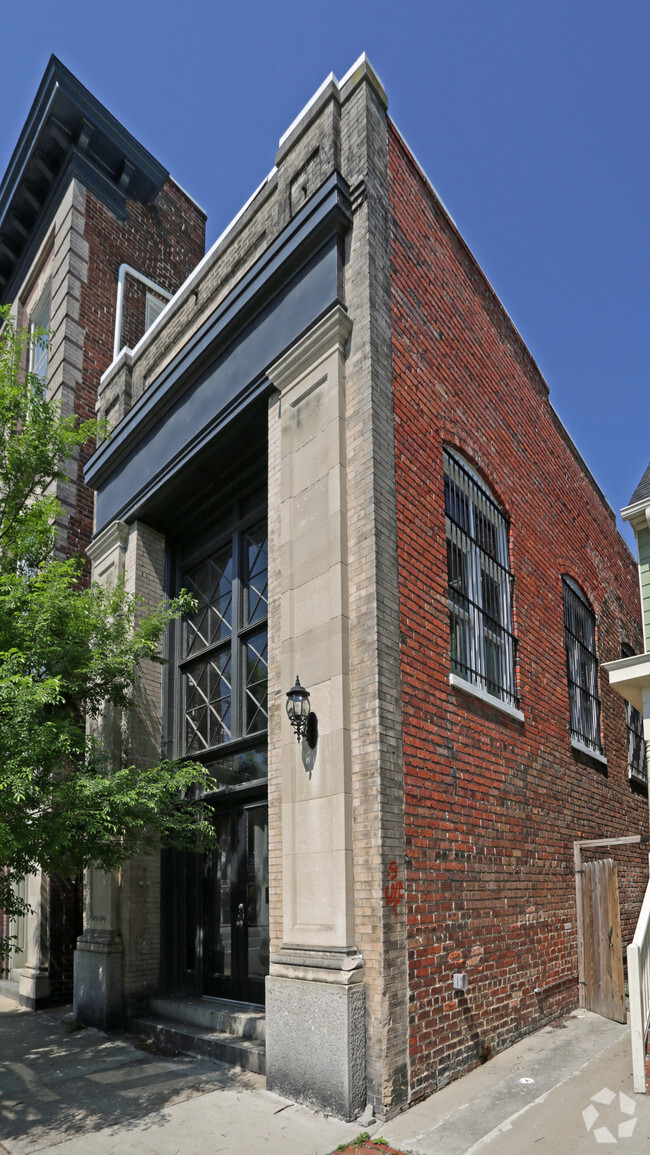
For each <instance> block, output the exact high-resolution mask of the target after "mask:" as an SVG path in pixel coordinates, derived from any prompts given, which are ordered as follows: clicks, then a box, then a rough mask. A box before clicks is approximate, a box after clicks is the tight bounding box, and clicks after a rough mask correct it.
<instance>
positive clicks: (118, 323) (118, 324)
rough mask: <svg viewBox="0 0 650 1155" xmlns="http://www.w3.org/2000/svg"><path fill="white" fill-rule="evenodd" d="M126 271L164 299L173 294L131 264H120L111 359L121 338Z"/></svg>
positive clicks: (117, 348)
mask: <svg viewBox="0 0 650 1155" xmlns="http://www.w3.org/2000/svg"><path fill="white" fill-rule="evenodd" d="M127 273H128V274H129V276H130V277H134V278H135V280H136V281H141V282H142V284H143V285H145V286H146V287H147V289H151V290H152V291H153V292H154V293H158V295H159V296H161V297H164V298H165V300H166V301H171V299H172V295H173V294H172V293H168V292H167V289H162V288H161V287H160V285H157V284H156V283H155V281H152V280H150V278H149V277H145V275H144V273H139V272H138V270H137V269H134V268H133V266H132V265H126V264H122V265H120V271H119V273H118V275H117V302H116V305H115V338H114V341H113V360H115V358H116V357H117V356H118V354H119V352H120V343H121V340H122V311H123V308H124V278H125V277H126V274H127Z"/></svg>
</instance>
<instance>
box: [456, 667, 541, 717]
mask: <svg viewBox="0 0 650 1155" xmlns="http://www.w3.org/2000/svg"><path fill="white" fill-rule="evenodd" d="M449 685H450V686H454V688H455V689H456V690H462V691H463V693H464V694H471V695H472V697H473V698H478V699H479V701H481V702H486V703H487V705H488V706H493V707H494V709H495V710H500V711H501V713H502V714H507V715H508V717H509V718H514V719H515V720H516V721H517V722H523V721H525V719H524V713H523V710H518V709H517V707H516V706H510V705H509V703H508V702H502V700H501V698H495V696H494V694H488V692H487V690H482V689H481V687H480V686H474V685H472V683H471V682H466V681H465V679H464V678H460V677H459V676H458V674H450V675H449Z"/></svg>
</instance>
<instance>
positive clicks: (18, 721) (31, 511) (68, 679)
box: [0, 309, 213, 956]
mask: <svg viewBox="0 0 650 1155" xmlns="http://www.w3.org/2000/svg"><path fill="white" fill-rule="evenodd" d="M0 325H3V328H2V331H1V332H0V911H2V910H3V911H4V912H5V913H6V914H8V915H10V916H14V915H17V914H20V913H22V912H23V910H24V909H25V908H24V903H23V902H22V900H21V899H20V898H19V897H18V894H17V884H18V883H19V882H20V881H21V880H22V879H24V878H25V877H26V876H27V875H28V874H30V873H32V872H33V871H35V870H37V869H38V868H41V869H43V870H44V871H46V872H47V873H49V874H51V873H57V874H60V875H63V876H66V877H72V876H74V875H75V874H76V873H77V872H79V871H80V870H82V869H84V868H85V867H88V866H94V867H98V868H100V869H102V870H113V869H115V868H116V867H117V866H119V865H120V863H122V862H124V861H125V860H126V859H127V858H128V857H130V856H131V855H133V854H134V853H137V852H139V851H141V850H146V849H153V848H157V847H159V846H161V845H165V844H172V845H180V846H191V847H199V846H201V845H209V844H211V842H212V838H213V835H212V828H211V825H210V822H209V815H208V812H207V809H206V808H205V806H202V804H201V803H200V802H197V801H196V798H197V797H198V798H200V797H201V795H202V794H203V793H204V791H205V790H206V789H207V788H208V785H209V779H208V775H207V772H206V771H205V769H204V768H203V766H201V765H200V764H198V763H193V762H190V763H177V762H176V763H174V762H161V763H160V764H159V765H156V766H149V767H146V768H140V767H135V766H126V765H123V764H122V762H121V760H120V758H119V754H116V752H115V751H113V750H111V749H107V748H106V747H105V746H104V745H103V744H102V742H101V740H100V739H98V738H97V737H93V736H92V734H93V731H94V732H95V733H96V734H101V732H102V727H101V724H100V725H93V723H94V722H99V723H101V719H102V715H103V714H104V712H105V711H106V709H115V710H118V711H126V710H130V709H133V708H135V707H134V705H133V700H132V699H133V686H134V683H135V682H136V681H137V678H138V671H139V668H140V666H141V663H142V662H143V661H144V660H151V661H154V662H159V661H161V658H160V653H159V643H160V639H161V637H162V634H163V632H164V630H165V627H166V625H167V624H168V622H169V621H170V620H171V619H172V618H174V617H177V616H178V615H180V614H182V613H183V612H185V611H186V610H187V609H188V608H189V607H190V606H191V604H192V603H191V599H189V598H188V597H187V596H186V595H182V596H181V597H179V598H177V599H175V600H173V601H171V602H169V603H167V604H166V605H163V606H160V607H159V608H158V609H157V610H156V611H154V612H153V613H144V611H143V607H142V604H141V601H140V599H138V598H137V597H135V596H133V595H132V594H129V593H128V592H127V591H126V590H125V589H124V586H123V584H118V585H117V586H115V587H114V588H111V589H103V588H100V587H99V586H97V585H95V584H90V585H89V584H88V582H87V580H84V562H83V560H82V559H81V558H80V557H73V558H69V559H67V560H61V559H59V558H57V556H56V554H55V544H56V534H57V529H56V521H57V517H58V515H59V513H60V508H59V505H58V502H57V499H56V496H55V493H54V488H55V487H54V483H55V482H57V481H59V480H63V479H64V478H65V476H66V472H65V470H66V461H69V460H70V459H71V458H72V457H73V455H74V454H75V453H76V451H78V450H79V448H80V447H82V446H84V445H86V444H87V443H88V441H89V440H90V439H91V438H93V437H95V436H96V434H97V427H96V424H95V423H94V422H85V423H80V422H79V421H78V420H77V419H75V418H74V417H63V416H62V414H61V411H60V408H59V407H58V406H57V405H55V404H53V403H52V402H51V401H50V400H48V399H47V397H46V393H45V390H44V388H43V383H42V382H41V381H39V380H38V378H36V377H35V376H34V375H33V374H31V373H30V372H29V371H28V370H27V369H26V368H25V366H26V365H28V364H29V353H30V348H31V347H32V346H33V344H34V343H36V342H42V341H43V340H46V339H47V334H45V333H41V332H35V333H31V334H30V333H28V332H26V331H24V330H21V329H17V328H16V327H15V326H14V325H13V323H12V320H11V318H10V316H9V314H8V311H7V310H6V309H4V310H0ZM87 722H89V723H90V725H87ZM9 946H10V944H9V942H8V941H7V940H1V939H0V956H2V955H5V956H6V953H7V951H8V949H9Z"/></svg>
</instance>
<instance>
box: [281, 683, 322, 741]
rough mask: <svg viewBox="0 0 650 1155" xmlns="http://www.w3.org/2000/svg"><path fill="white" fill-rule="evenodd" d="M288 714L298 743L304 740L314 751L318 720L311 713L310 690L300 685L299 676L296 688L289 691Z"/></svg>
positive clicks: (293, 687)
mask: <svg viewBox="0 0 650 1155" xmlns="http://www.w3.org/2000/svg"><path fill="white" fill-rule="evenodd" d="M287 714H288V715H289V721H290V722H291V725H292V726H293V729H294V731H295V735H296V739H297V741H298V742H302V741H303V739H304V740H305V741H306V742H307V745H308V746H311V748H312V749H313V747H314V746H315V745H316V738H317V737H318V720H317V718H316V715H315V714H312V712H311V706H310V705H309V690H306V689H305V687H304V686H301V685H300V678H299V677H298V675H297V674H296V684H295V686H292V687H291V689H290V690H287Z"/></svg>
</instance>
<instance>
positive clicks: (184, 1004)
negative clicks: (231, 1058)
mask: <svg viewBox="0 0 650 1155" xmlns="http://www.w3.org/2000/svg"><path fill="white" fill-rule="evenodd" d="M149 1012H150V1017H153V1016H154V1015H156V1016H158V1015H160V1016H161V1017H162V1018H164V1019H171V1020H173V1022H176V1023H191V1024H192V1025H193V1026H195V1027H205V1029H206V1030H209V1031H218V1032H220V1033H221V1034H224V1035H235V1036H236V1037H237V1038H238V1039H251V1040H255V1041H257V1042H264V1039H265V1038H266V1031H265V1027H266V1018H265V1015H264V1007H260V1006H256V1005H255V1004H254V1003H235V1002H227V1001H226V1000H225V999H205V998H203V999H178V998H177V999H172V998H165V999H163V998H157V999H152V1000H151V1002H150V1003H149Z"/></svg>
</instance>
